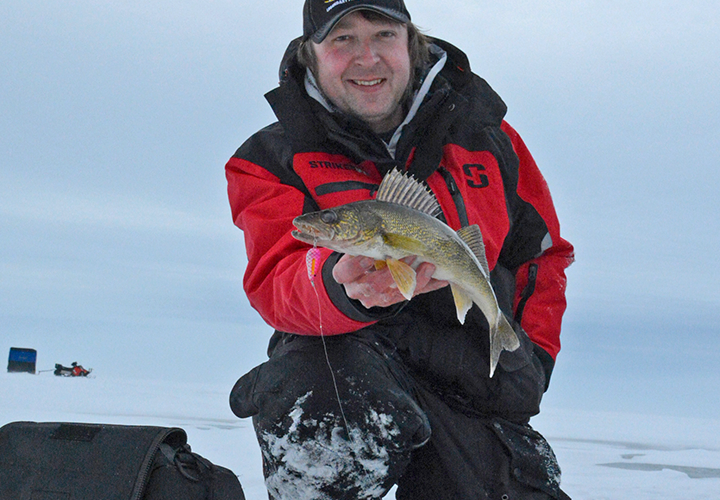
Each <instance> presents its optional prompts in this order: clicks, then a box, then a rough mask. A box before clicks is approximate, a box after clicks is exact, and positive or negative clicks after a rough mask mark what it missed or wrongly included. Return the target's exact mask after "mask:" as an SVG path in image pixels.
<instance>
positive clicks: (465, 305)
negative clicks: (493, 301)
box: [450, 283, 473, 325]
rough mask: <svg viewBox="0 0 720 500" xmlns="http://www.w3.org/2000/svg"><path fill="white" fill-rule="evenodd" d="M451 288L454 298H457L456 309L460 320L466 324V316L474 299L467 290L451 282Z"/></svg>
mask: <svg viewBox="0 0 720 500" xmlns="http://www.w3.org/2000/svg"><path fill="white" fill-rule="evenodd" d="M450 290H452V294H453V299H455V310H456V311H457V318H458V321H460V324H462V325H464V324H465V316H467V312H468V311H469V310H470V308H471V307H472V305H473V301H472V299H471V298H470V295H468V294H467V292H466V291H465V290H463V289H462V288H460V287H459V286H457V285H456V284H454V283H450Z"/></svg>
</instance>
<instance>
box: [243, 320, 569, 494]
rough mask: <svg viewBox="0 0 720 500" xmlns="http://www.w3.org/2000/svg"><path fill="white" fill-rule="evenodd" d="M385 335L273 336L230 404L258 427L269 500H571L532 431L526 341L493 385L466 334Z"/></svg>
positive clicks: (538, 392)
mask: <svg viewBox="0 0 720 500" xmlns="http://www.w3.org/2000/svg"><path fill="white" fill-rule="evenodd" d="M386 331H387V330H385V331H384V332H386ZM384 335H386V334H385V333H383V334H380V333H379V332H377V331H374V330H373V328H372V327H369V328H366V329H364V330H361V331H359V332H355V333H352V334H346V335H338V336H333V337H324V338H321V337H304V336H297V335H291V334H281V333H276V335H275V337H274V339H273V342H272V343H271V346H272V347H271V350H270V359H269V360H268V361H267V362H265V363H263V364H261V365H259V366H257V367H256V368H254V369H253V370H251V371H250V372H249V373H247V374H246V375H244V376H243V377H242V378H240V380H238V382H237V383H236V385H235V387H234V388H233V390H232V393H231V396H230V405H231V408H232V410H233V412H234V413H235V414H236V415H237V416H238V417H241V418H245V417H249V416H252V417H253V424H254V427H255V431H256V434H257V437H258V441H259V443H260V448H261V451H262V455H263V467H264V474H265V479H266V486H267V488H268V493H269V497H270V498H271V499H272V500H351V499H352V500H356V499H380V498H382V497H383V496H384V495H385V494H386V493H387V492H388V491H389V489H390V488H391V487H392V486H393V485H394V484H397V485H398V489H397V491H396V498H397V499H398V500H485V499H492V500H516V499H528V500H541V499H542V500H548V499H568V497H567V495H565V494H564V493H563V492H562V491H561V490H560V487H559V485H560V469H559V467H558V464H557V461H556V459H555V455H554V454H553V451H552V449H551V448H550V446H549V444H548V443H547V441H546V440H545V439H544V438H543V437H542V436H541V435H540V434H539V433H537V432H536V431H534V430H533V429H532V428H531V427H530V426H529V425H528V421H529V418H530V416H531V415H534V414H536V413H537V412H538V411H539V404H540V399H541V397H542V393H543V392H544V388H545V376H544V373H543V369H542V365H541V363H540V361H539V360H538V359H537V358H536V356H535V355H534V354H533V347H532V343H531V342H530V340H529V339H527V336H524V334H523V336H522V338H521V342H522V347H521V348H520V349H519V350H518V351H516V352H515V353H503V355H502V356H501V365H500V366H499V367H498V371H497V372H496V374H495V376H494V377H493V378H492V379H490V378H489V377H488V376H487V375H482V374H484V373H485V370H486V369H479V368H478V367H480V366H482V367H487V366H488V364H487V363H488V360H487V357H486V355H485V356H483V355H482V354H481V351H482V350H478V349H474V348H473V347H472V346H470V345H465V344H464V343H466V342H472V340H468V339H466V337H465V336H463V335H458V336H456V337H453V336H452V335H448V334H447V332H445V334H444V336H443V338H442V339H432V338H430V339H428V340H427V342H425V343H424V344H423V343H418V342H417V340H416V339H417V336H415V337H413V338H412V340H411V341H409V342H406V340H407V339H405V338H403V335H402V333H400V334H399V336H397V337H394V338H392V339H389V338H387V337H386V336H384ZM453 353H454V354H453ZM508 355H509V356H508ZM503 357H505V362H504V363H503V362H502V361H503ZM473 374H474V375H473Z"/></svg>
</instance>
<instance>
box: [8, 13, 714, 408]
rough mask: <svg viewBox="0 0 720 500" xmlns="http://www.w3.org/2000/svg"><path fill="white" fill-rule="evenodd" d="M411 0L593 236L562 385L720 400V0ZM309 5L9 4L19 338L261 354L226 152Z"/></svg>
mask: <svg viewBox="0 0 720 500" xmlns="http://www.w3.org/2000/svg"><path fill="white" fill-rule="evenodd" d="M407 6H408V9H409V10H410V12H411V14H412V16H413V21H414V22H415V23H416V24H418V25H419V26H420V27H421V28H423V29H425V30H426V32H427V33H428V34H429V35H431V36H436V37H440V38H444V39H446V40H447V41H449V42H451V43H453V44H455V45H457V46H459V47H460V48H462V49H463V50H465V51H466V52H467V54H468V56H469V58H470V61H471V65H472V67H473V69H474V71H475V72H476V73H478V74H480V75H481V76H482V77H484V78H485V79H486V80H488V82H489V83H490V84H491V85H492V86H493V87H494V88H495V90H496V91H498V93H499V94H500V95H501V96H502V97H503V99H504V100H505V102H506V103H507V105H508V107H509V112H508V116H507V119H508V120H509V121H510V123H511V124H512V125H513V126H514V127H515V128H516V129H517V130H518V131H519V132H520V134H521V135H522V136H523V138H524V139H525V141H526V143H527V144H528V146H529V148H530V150H531V152H532V153H533V154H534V156H535V158H536V160H537V162H538V163H539V165H540V167H541V170H542V171H543V173H544V174H545V176H546V178H547V180H548V183H549V185H550V188H551V191H552V193H553V196H554V199H555V203H556V208H557V210H558V214H559V217H560V221H561V226H562V230H563V233H564V236H565V237H566V238H567V239H568V240H570V241H571V242H572V243H573V244H574V245H575V247H576V253H577V262H576V263H575V264H574V265H573V266H572V267H571V268H570V269H569V271H568V275H569V286H568V300H569V308H568V313H567V316H566V322H565V329H564V333H563V342H564V346H565V348H564V350H563V351H562V352H561V354H560V357H559V359H558V365H557V369H556V373H555V375H554V380H553V386H552V388H551V391H550V392H549V393H548V396H547V399H546V404H554V405H558V406H577V407H588V408H596V407H602V408H604V409H618V410H629V411H635V410H637V411H647V412H657V413H663V412H664V413H692V414H698V413H700V414H702V413H703V412H705V413H707V414H714V413H713V408H712V407H711V406H712V405H711V404H710V403H708V401H717V400H718V398H720V382H718V380H720V368H718V365H720V364H719V363H718V362H717V358H718V356H719V355H720V340H718V337H719V334H720V328H718V326H717V324H718V321H720V313H718V308H719V307H720V287H718V286H717V279H718V276H719V275H720V271H718V268H720V262H719V259H718V257H717V255H718V251H720V227H719V224H718V215H719V214H720V210H719V209H718V208H717V205H716V203H717V199H718V196H717V192H718V190H719V189H720V175H719V174H718V163H719V162H720V160H719V158H720V91H719V89H718V81H720V44H718V37H717V35H718V32H717V28H716V27H715V26H714V22H715V21H716V20H717V19H720V6H719V4H718V2H716V1H697V0H689V1H688V0H686V1H682V2H681V1H658V0H654V1H652V2H651V1H632V0H631V1H622V2H620V1H612V0H610V1H604V2H595V1H575V2H556V1H550V2H542V3H539V2H530V1H508V2H484V1H478V0H456V1H453V2H431V1H429V0H407ZM301 11H302V2H300V1H289V0H282V1H280V0H278V1H273V2H245V1H232V2H231V1H226V0H220V1H210V2H208V1H203V2H200V1H183V0H176V1H172V2H170V1H152V0H144V1H139V0H138V1H135V0H133V1H125V2H119V1H117V2H111V1H98V0H84V1H78V0H65V1H62V2H61V1H56V0H43V1H38V0H22V1H20V0H4V1H3V2H2V3H1V4H0V350H1V351H5V352H7V349H8V348H9V347H10V346H19V347H35V348H37V349H38V351H39V363H40V365H41V366H39V367H38V368H39V369H47V368H52V366H53V364H54V363H56V362H63V363H70V362H71V361H76V360H77V361H80V362H81V363H84V364H86V365H89V366H92V367H94V368H95V370H96V373H97V374H98V376H102V374H103V373H105V374H108V375H110V374H112V375H117V374H120V373H124V372H129V373H132V374H137V375H138V376H152V377H170V378H173V377H179V378H186V379H187V378H190V377H192V376H194V375H196V374H197V373H199V370H202V371H205V368H206V367H208V366H210V367H212V370H211V372H212V375H210V376H212V377H215V378H217V379H218V380H222V381H225V380H227V382H228V383H229V384H231V383H232V382H233V381H234V379H235V378H237V377H238V376H239V375H241V374H242V373H243V372H244V371H245V370H246V369H248V368H250V367H251V366H253V365H254V364H256V363H258V362H260V361H262V359H263V356H264V347H265V344H266V342H267V337H268V335H269V329H268V328H267V327H266V326H264V325H263V324H262V322H261V320H260V319H259V316H258V315H257V314H256V313H255V312H254V311H253V310H252V309H251V308H250V307H249V305H248V304H247V301H246V299H245V297H244V294H243V292H242V286H241V279H242V273H243V270H244V266H245V257H244V248H243V245H242V233H241V231H240V230H238V229H237V228H235V227H234V226H233V225H232V220H231V217H230V211H229V207H228V203H227V198H226V193H225V178H224V170H223V167H224V164H225V162H226V161H227V159H228V158H229V157H230V156H231V155H232V154H233V152H234V151H235V149H236V148H237V147H238V146H239V145H240V144H241V143H242V142H243V141H244V140H245V139H246V138H247V137H248V136H249V135H250V134H252V133H253V132H255V131H256V130H257V129H259V128H261V127H263V126H265V125H267V124H269V123H271V122H272V121H273V119H274V118H273V115H272V113H271V111H270V108H269V106H268V105H267V103H266V102H265V100H264V98H263V97H262V96H263V94H264V93H265V92H267V91H268V90H270V89H272V88H273V87H274V86H275V85H276V84H277V67H278V64H279V61H280V58H281V56H282V54H283V52H284V50H285V47H286V45H287V43H288V42H289V41H290V39H292V38H294V37H296V36H298V35H299V34H300V33H301V28H302V27H301ZM1 354H2V352H0V355H1ZM205 376H207V375H205ZM708 391H711V394H710V396H708Z"/></svg>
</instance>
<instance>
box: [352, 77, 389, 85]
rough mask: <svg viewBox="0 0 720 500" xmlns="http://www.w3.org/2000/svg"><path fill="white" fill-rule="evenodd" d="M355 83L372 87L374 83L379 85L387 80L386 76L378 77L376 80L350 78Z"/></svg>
mask: <svg viewBox="0 0 720 500" xmlns="http://www.w3.org/2000/svg"><path fill="white" fill-rule="evenodd" d="M350 81H351V82H352V83H354V84H355V85H360V86H362V87H372V86H373V85H379V84H381V83H382V82H384V81H385V79H384V78H376V79H375V80H352V79H351V80H350Z"/></svg>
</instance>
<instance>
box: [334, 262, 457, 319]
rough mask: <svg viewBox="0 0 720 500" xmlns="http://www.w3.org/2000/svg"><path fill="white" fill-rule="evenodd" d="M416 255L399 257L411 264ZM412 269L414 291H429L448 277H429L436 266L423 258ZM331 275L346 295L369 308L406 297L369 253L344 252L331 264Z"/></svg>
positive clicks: (400, 300)
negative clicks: (351, 254) (414, 281)
mask: <svg viewBox="0 0 720 500" xmlns="http://www.w3.org/2000/svg"><path fill="white" fill-rule="evenodd" d="M415 258H416V257H414V256H411V257H405V258H403V259H401V260H402V261H403V262H405V263H406V264H408V265H412V263H413V262H414V261H415ZM415 271H416V273H417V278H416V279H417V285H416V287H415V293H414V294H413V295H418V294H421V293H426V292H432V291H433V290H437V289H439V288H442V287H444V286H447V284H448V282H447V281H441V280H436V279H433V278H431V276H432V274H433V273H434V272H435V266H434V265H433V264H430V263H429V262H422V263H421V264H420V265H419V266H418V267H417V269H416V270H415ZM333 278H335V281H337V282H338V283H340V284H341V285H343V286H344V287H345V293H346V294H347V296H348V297H350V298H351V299H355V300H359V301H360V303H361V304H362V305H363V306H364V307H366V308H368V309H369V308H371V307H388V306H391V305H393V304H397V303H398V302H403V301H404V300H406V299H405V297H403V295H402V294H401V293H400V291H399V290H398V288H397V285H395V280H393V277H392V275H391V274H390V270H389V269H388V268H387V267H384V268H382V269H376V268H375V260H374V259H373V258H371V257H353V256H350V255H347V254H345V255H343V256H342V257H341V258H340V260H338V262H337V264H335V267H334V268H333Z"/></svg>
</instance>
